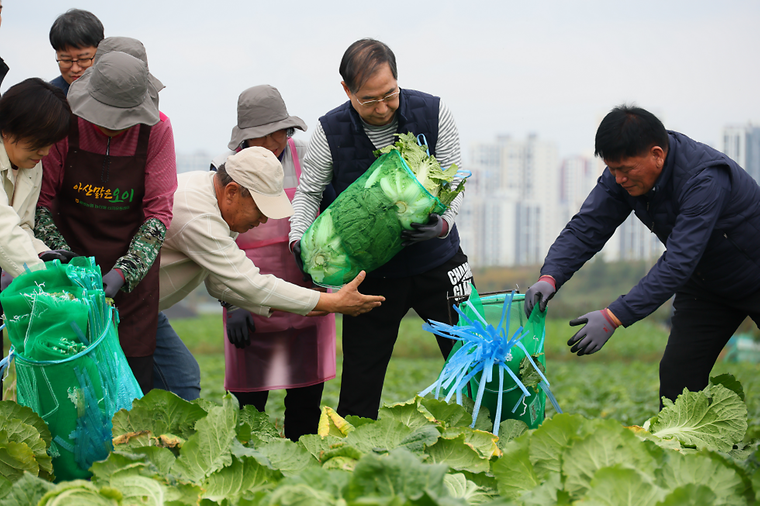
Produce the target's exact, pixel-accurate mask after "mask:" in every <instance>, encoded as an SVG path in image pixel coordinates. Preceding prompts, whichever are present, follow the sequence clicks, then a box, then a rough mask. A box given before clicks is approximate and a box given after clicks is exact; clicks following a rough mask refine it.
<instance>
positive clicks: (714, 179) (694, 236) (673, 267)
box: [609, 167, 731, 327]
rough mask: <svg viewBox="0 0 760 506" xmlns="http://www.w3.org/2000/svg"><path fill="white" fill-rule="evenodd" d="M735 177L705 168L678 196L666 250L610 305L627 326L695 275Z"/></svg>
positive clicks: (724, 172)
mask: <svg viewBox="0 0 760 506" xmlns="http://www.w3.org/2000/svg"><path fill="white" fill-rule="evenodd" d="M730 193H731V180H730V178H729V175H728V172H727V171H725V170H723V169H721V168H717V167H712V168H708V169H705V170H703V171H702V172H701V173H699V174H698V175H696V176H694V177H693V178H692V179H691V180H690V181H689V182H687V184H686V185H685V186H684V190H683V191H682V192H681V193H680V195H678V196H674V197H673V198H678V202H677V205H678V208H679V209H680V211H679V213H678V215H677V217H676V221H675V225H674V227H673V230H672V232H671V233H670V236H669V237H668V240H667V244H666V245H665V248H666V250H665V253H663V254H662V256H661V257H660V258H659V260H657V263H656V264H655V265H654V266H653V267H652V268H651V269H650V271H649V272H648V273H647V275H646V276H644V277H643V278H642V279H641V281H639V283H638V284H637V285H636V286H635V287H633V288H632V289H631V291H629V292H628V293H627V294H626V295H621V296H620V297H618V299H617V300H616V301H615V302H613V303H612V304H610V306H609V309H610V311H612V313H613V314H614V315H615V316H617V317H618V319H619V320H620V322H621V323H622V324H623V325H624V326H626V327H627V326H629V325H631V324H633V323H635V322H637V321H639V320H641V319H642V318H645V317H647V316H648V315H650V314H651V313H652V312H654V311H655V310H656V309H657V308H658V307H660V306H661V305H662V304H663V303H664V302H665V301H667V300H668V299H669V298H670V297H671V296H672V295H673V293H675V292H676V291H677V290H678V289H679V288H680V287H681V286H683V285H684V284H685V283H686V281H688V279H689V278H690V277H691V275H692V273H693V272H694V269H695V268H696V266H697V264H698V263H699V261H700V259H701V258H702V254H703V253H704V252H705V248H706V247H707V243H708V241H709V239H710V236H711V235H712V233H713V230H714V229H715V224H716V223H717V221H718V218H719V217H720V215H721V213H722V212H723V210H724V208H725V207H726V205H727V204H728V200H729V196H730Z"/></svg>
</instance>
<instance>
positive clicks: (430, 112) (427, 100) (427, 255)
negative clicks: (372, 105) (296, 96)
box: [319, 89, 459, 278]
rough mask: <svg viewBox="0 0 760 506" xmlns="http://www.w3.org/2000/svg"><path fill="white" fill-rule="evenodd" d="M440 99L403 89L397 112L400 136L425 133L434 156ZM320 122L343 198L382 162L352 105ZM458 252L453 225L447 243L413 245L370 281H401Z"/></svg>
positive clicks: (375, 274) (434, 241)
mask: <svg viewBox="0 0 760 506" xmlns="http://www.w3.org/2000/svg"><path fill="white" fill-rule="evenodd" d="M439 104H440V98H438V97H435V96H433V95H429V94H427V93H422V92H420V91H414V90H406V89H402V90H401V93H400V94H399V108H398V110H396V118H397V119H398V132H399V133H406V132H412V133H414V134H415V135H419V134H424V135H425V138H426V139H427V142H428V148H429V150H430V154H431V155H433V156H435V147H436V144H437V142H438V109H439ZM319 122H320V123H321V124H322V129H323V130H324V132H325V136H326V137H327V143H328V144H329V146H330V154H331V156H332V163H333V179H332V186H333V187H334V188H335V191H336V193H337V194H340V193H341V192H343V190H345V189H346V188H348V186H349V185H350V184H351V183H353V182H354V181H356V180H357V179H358V178H359V177H360V176H361V175H362V174H364V172H365V171H366V170H367V169H368V168H369V166H370V165H372V163H373V162H374V161H375V160H376V159H377V157H375V155H374V154H373V152H374V151H375V150H376V148H375V146H373V145H372V142H371V141H370V140H369V137H367V134H366V132H365V131H364V127H363V125H362V120H361V117H359V114H358V113H357V112H356V111H355V110H354V108H353V107H352V106H351V102H350V101H348V102H346V103H344V104H342V105H340V106H338V107H336V108H335V109H333V110H332V111H330V112H328V113H327V114H325V115H324V116H322V117H321V118H319ZM458 250H459V232H458V231H457V228H456V225H454V226H453V227H452V229H451V232H450V233H449V235H448V237H446V238H445V239H431V240H428V241H422V242H419V243H416V244H413V245H412V246H408V247H406V248H404V249H403V250H401V252H400V253H399V254H398V255H396V256H395V257H393V259H391V261H390V262H388V263H387V264H385V265H383V266H382V267H380V268H378V269H375V270H374V271H372V272H370V273H368V276H370V277H383V278H398V277H406V276H413V275H416V274H421V273H423V272H426V271H428V270H430V269H433V268H434V267H438V266H439V265H441V264H443V263H444V262H446V261H447V260H449V259H450V258H451V257H453V256H454V254H456V252H457V251H458Z"/></svg>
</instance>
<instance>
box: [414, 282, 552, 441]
mask: <svg viewBox="0 0 760 506" xmlns="http://www.w3.org/2000/svg"><path fill="white" fill-rule="evenodd" d="M524 299H525V296H524V295H522V294H514V293H511V292H509V293H499V294H493V295H487V296H484V297H480V296H479V295H478V292H477V291H476V290H475V288H473V289H472V293H471V294H470V296H469V299H468V300H466V301H464V302H462V303H461V304H460V305H459V307H456V306H455V310H456V312H457V313H458V315H459V321H458V323H457V324H456V325H447V324H445V323H441V322H434V321H431V322H430V323H429V324H428V323H426V324H424V325H423V328H424V329H425V330H427V331H429V332H433V333H434V334H437V335H440V336H443V337H447V338H449V339H454V340H456V341H457V342H456V344H455V345H454V349H453V350H452V351H451V353H450V354H449V357H448V359H447V360H446V363H445V364H444V366H443V369H442V370H441V373H440V374H439V376H438V379H437V380H436V382H435V383H433V384H432V385H430V387H428V388H427V389H426V390H425V391H423V392H421V393H420V395H423V396H424V395H427V394H429V393H431V392H432V393H434V394H435V396H436V398H438V397H439V396H443V397H444V398H445V400H446V401H447V402H448V401H449V400H450V399H451V398H456V401H457V402H458V403H459V404H461V403H462V396H463V395H466V396H468V397H470V398H471V399H473V400H474V401H475V409H474V412H473V413H474V415H473V416H474V418H473V421H472V425H473V426H474V425H475V421H476V420H477V413H478V410H479V409H480V406H481V405H482V406H484V407H486V408H488V410H489V411H490V412H491V417H492V419H493V420H494V429H493V432H494V434H496V435H498V434H499V424H500V423H501V421H503V420H506V419H517V420H522V421H523V422H525V423H526V424H527V425H528V427H529V428H531V429H535V428H536V427H538V426H539V425H540V424H541V422H543V420H544V408H545V406H546V399H547V397H548V398H549V399H550V401H551V402H552V403H553V405H554V408H555V409H556V410H557V412H558V413H561V412H562V410H561V409H560V408H559V405H558V404H557V401H556V400H555V398H554V396H553V395H552V393H551V390H550V389H549V386H550V385H549V381H548V380H547V378H546V376H545V371H546V357H545V355H544V338H545V336H546V333H545V319H546V312H543V313H542V312H540V311H539V310H538V305H536V307H535V308H534V310H533V312H532V313H531V315H530V317H529V318H526V316H525V311H524V309H523V303H524Z"/></svg>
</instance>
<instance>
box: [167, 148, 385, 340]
mask: <svg viewBox="0 0 760 506" xmlns="http://www.w3.org/2000/svg"><path fill="white" fill-rule="evenodd" d="M178 183H179V186H178V188H177V192H176V194H175V195H174V213H173V214H174V216H173V218H172V223H171V226H170V227H169V230H168V231H167V233H166V240H165V241H164V245H163V248H162V250H161V268H160V298H159V309H161V310H163V309H166V308H169V307H171V306H172V305H173V304H175V303H177V302H179V301H180V300H182V299H183V298H185V297H186V296H187V295H188V294H189V293H190V292H192V291H193V290H194V289H195V288H196V287H197V286H198V285H200V284H201V283H202V282H205V284H206V289H207V290H208V292H209V294H210V295H211V296H213V297H216V298H218V299H219V300H221V301H223V302H225V303H228V304H232V305H235V306H238V307H241V308H243V309H246V310H248V311H251V312H253V313H256V314H259V315H264V316H269V315H271V313H272V311H273V310H281V311H287V312H290V313H296V314H300V315H308V314H311V315H318V314H325V313H343V314H348V315H351V316H357V315H359V314H363V313H366V312H368V311H370V310H371V309H372V308H375V307H377V306H379V305H380V304H381V302H382V301H384V300H385V298H384V297H380V296H369V295H362V294H361V293H359V291H358V289H357V287H358V286H359V284H360V283H361V282H362V280H363V279H364V275H365V274H364V272H362V273H360V274H359V275H358V276H357V277H356V279H354V280H353V281H352V282H351V283H349V284H347V285H346V286H344V287H343V288H342V289H341V290H340V291H338V292H336V293H324V292H318V291H316V290H311V289H309V288H304V287H301V286H298V285H294V284H291V283H288V282H286V281H283V280H282V279H280V278H277V277H275V276H273V275H271V274H269V275H262V274H261V273H260V272H259V269H258V267H256V266H255V265H254V264H253V262H252V261H251V260H250V259H249V258H248V257H247V256H246V254H245V251H243V250H241V249H240V247H239V246H238V245H237V244H236V243H235V239H236V238H237V236H238V234H239V233H243V232H247V231H248V230H250V229H252V228H254V227H256V226H258V225H259V224H260V223H266V222H267V220H268V219H269V218H272V219H280V218H286V217H288V216H290V215H292V214H293V208H292V206H291V205H290V200H289V199H288V196H287V194H286V193H285V191H284V189H283V170H282V165H281V164H280V162H279V160H277V157H275V156H274V154H273V153H272V152H271V151H269V150H268V149H266V148H263V147H250V148H245V149H243V150H242V151H240V152H239V153H236V154H235V155H232V156H230V157H229V158H228V159H227V161H226V162H225V163H224V164H222V165H221V166H220V167H219V168H218V171H217V172H205V171H204V172H200V171H197V172H187V173H184V174H180V175H179V176H178ZM159 332H173V331H172V330H171V327H170V326H168V325H167V326H163V327H159ZM157 339H158V340H161V339H162V336H158V337H157Z"/></svg>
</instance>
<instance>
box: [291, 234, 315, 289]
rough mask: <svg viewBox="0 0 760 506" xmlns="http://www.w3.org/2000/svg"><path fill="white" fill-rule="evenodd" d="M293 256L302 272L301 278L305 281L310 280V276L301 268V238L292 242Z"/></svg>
mask: <svg viewBox="0 0 760 506" xmlns="http://www.w3.org/2000/svg"><path fill="white" fill-rule="evenodd" d="M293 256H294V257H295V259H296V265H297V266H298V269H299V270H300V271H301V273H302V274H303V280H304V281H306V282H311V276H310V275H309V274H308V273H307V272H306V271H305V270H304V268H303V260H302V259H301V240H300V239H299V240H297V241H296V242H294V243H293Z"/></svg>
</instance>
